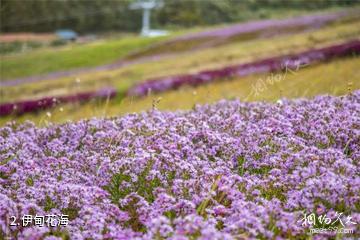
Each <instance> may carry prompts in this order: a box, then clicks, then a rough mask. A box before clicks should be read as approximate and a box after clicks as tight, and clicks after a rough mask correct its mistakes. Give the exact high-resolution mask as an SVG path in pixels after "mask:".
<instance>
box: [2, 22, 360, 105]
mask: <svg viewBox="0 0 360 240" xmlns="http://www.w3.org/2000/svg"><path fill="white" fill-rule="evenodd" d="M359 37H360V20H358V19H354V20H352V21H350V22H346V23H344V22H340V23H337V24H333V25H331V26H328V27H325V28H322V29H319V30H316V31H313V32H305V33H298V34H292V35H282V36H277V37H273V38H269V39H258V40H251V41H240V42H232V43H229V44H227V45H224V46H220V47H216V48H209V49H205V50H201V51H197V52H194V53H192V54H180V55H175V56H172V57H169V58H165V59H159V60H157V61H154V62H146V63H139V64H135V65H131V66H127V67H123V68H121V69H116V70H108V71H99V72H96V73H94V72H91V73H83V74H77V75H76V76H72V77H63V78H59V79H55V80H49V81H42V82H36V83H29V84H22V85H19V86H14V87H4V88H3V90H4V91H3V98H2V101H3V102H5V101H14V100H18V99H23V98H26V99H28V98H40V97H43V96H56V95H63V94H71V93H74V92H76V91H88V90H94V89H98V88H100V87H104V86H109V85H110V86H114V87H116V88H117V89H119V90H120V91H124V90H126V89H127V88H128V87H129V86H131V85H132V84H134V83H136V82H139V81H143V80H145V79H148V78H153V77H159V76H167V75H172V74H182V73H193V72H197V71H201V70H205V69H212V68H220V67H223V66H226V65H230V64H239V63H243V62H248V61H252V60H255V59H259V58H265V57H270V56H274V55H282V54H287V53H295V52H300V51H304V50H306V49H308V48H313V47H322V46H327V45H330V44H334V43H337V42H341V41H346V40H350V39H357V38H359ZM76 79H80V83H79V82H78V81H76Z"/></svg>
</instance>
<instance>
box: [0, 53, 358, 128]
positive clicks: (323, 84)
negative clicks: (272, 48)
mask: <svg viewBox="0 0 360 240" xmlns="http://www.w3.org/2000/svg"><path fill="white" fill-rule="evenodd" d="M359 66H360V58H355V57H353V58H347V59H341V60H337V61H334V62H330V63H325V64H319V65H316V66H313V67H304V68H302V69H300V70H299V71H298V72H287V73H278V74H275V75H274V74H261V75H253V76H248V77H245V78H238V79H232V80H231V81H223V82H217V83H213V84H209V85H204V86H200V87H197V88H190V87H188V88H182V89H180V90H178V91H171V92H167V93H162V94H157V95H151V96H148V97H145V98H141V99H136V98H124V99H120V98H117V99H114V100H111V101H107V102H106V101H105V102H97V101H93V102H90V103H86V104H67V105H62V106H58V107H56V108H54V109H52V110H50V111H47V112H41V113H39V114H26V115H23V116H21V117H16V116H12V117H6V118H2V119H0V121H1V122H0V124H4V123H5V122H6V121H9V120H17V121H25V120H31V121H34V122H35V123H36V124H38V125H40V126H41V125H44V124H47V123H49V122H59V123H61V122H65V121H68V120H79V119H83V118H91V117H109V116H116V115H119V114H120V115H121V114H126V113H131V112H139V111H143V110H149V109H152V108H153V107H156V108H158V109H160V110H177V109H190V108H192V107H193V106H194V105H195V104H198V103H199V104H201V103H211V102H214V101H217V100H220V99H232V98H239V99H240V100H244V101H277V100H278V99H280V98H282V97H286V98H298V97H312V96H315V95H318V94H332V95H342V94H346V93H348V92H350V91H353V90H355V89H360V78H359V76H360V69H359ZM325 73H326V74H325ZM254 89H257V91H255V92H254Z"/></svg>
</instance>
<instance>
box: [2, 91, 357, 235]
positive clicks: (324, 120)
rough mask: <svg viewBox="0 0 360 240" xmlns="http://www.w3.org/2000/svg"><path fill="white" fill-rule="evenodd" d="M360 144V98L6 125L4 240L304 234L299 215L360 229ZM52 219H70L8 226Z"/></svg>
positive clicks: (323, 98)
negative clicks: (339, 216)
mask: <svg viewBox="0 0 360 240" xmlns="http://www.w3.org/2000/svg"><path fill="white" fill-rule="evenodd" d="M359 143H360V91H356V92H354V93H351V94H349V95H347V96H342V97H331V96H318V97H316V98H314V99H311V100H305V99H300V100H292V101H290V100H286V99H284V100H282V102H281V103H278V104H271V103H243V102H240V101H238V100H233V101H226V100H222V101H220V102H218V103H216V104H214V105H204V106H196V107H194V109H193V110H191V111H185V112H182V111H179V112H160V111H157V110H156V109H154V110H151V111H149V112H143V113H141V114H130V115H126V116H124V117H118V118H111V119H91V120H83V121H80V122H77V123H73V122H69V123H66V124H63V125H55V124H54V125H50V126H48V127H46V128H38V127H36V126H34V125H33V124H32V123H31V122H27V123H24V124H21V125H17V124H14V123H8V124H7V125H6V126H4V127H2V128H0V235H5V236H8V237H10V238H11V239H61V238H65V239H66V238H67V237H70V238H71V239H164V238H167V239H173V240H175V239H177V240H179V239H204V240H205V239H255V238H257V239H259V238H260V239H270V238H276V239H289V238H292V239H305V238H307V234H309V227H308V226H304V225H303V224H302V223H301V218H303V215H304V212H305V213H309V214H310V213H315V214H318V215H320V214H321V215H324V214H327V217H328V218H330V219H331V218H333V217H334V216H336V214H335V213H336V212H342V213H343V215H344V216H345V215H346V216H351V217H352V218H351V221H352V222H354V223H357V224H359V222H360V214H359V210H360V209H359V207H360V197H359V192H360V176H359V171H360V166H359V160H360V145H359ZM48 214H54V215H61V214H64V215H67V216H68V218H69V223H68V225H67V226H57V227H55V228H52V227H48V226H44V227H38V226H28V227H22V226H10V224H9V219H10V218H11V216H14V217H15V218H17V219H21V216H24V215H48ZM344 222H345V221H344ZM357 226H358V225H356V224H352V225H351V227H352V228H356V227H357ZM354 230H355V233H354V234H358V232H357V233H356V229H354ZM326 234H330V235H331V234H332V233H326ZM352 236H356V235H352ZM324 237H326V236H323V234H320V235H315V236H314V237H313V239H324ZM329 237H330V236H329Z"/></svg>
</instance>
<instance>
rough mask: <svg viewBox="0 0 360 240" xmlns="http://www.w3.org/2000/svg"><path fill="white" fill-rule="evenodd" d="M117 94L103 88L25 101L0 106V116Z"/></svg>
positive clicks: (114, 91)
mask: <svg viewBox="0 0 360 240" xmlns="http://www.w3.org/2000/svg"><path fill="white" fill-rule="evenodd" d="M116 94H117V92H116V90H115V89H113V88H104V89H100V90H98V91H94V92H83V93H77V94H74V95H67V96H59V97H44V98H41V99H37V100H25V101H19V102H15V103H3V104H0V116H7V115H10V114H18V115H20V114H24V113H28V112H37V111H40V110H44V109H47V108H51V107H54V106H56V105H58V104H60V103H75V102H84V101H89V100H91V99H94V98H100V99H106V98H113V97H115V95H116Z"/></svg>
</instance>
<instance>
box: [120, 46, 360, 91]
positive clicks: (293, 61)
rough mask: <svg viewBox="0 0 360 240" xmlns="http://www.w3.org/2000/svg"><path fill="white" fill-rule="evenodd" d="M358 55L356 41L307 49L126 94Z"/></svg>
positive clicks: (154, 83)
mask: <svg viewBox="0 0 360 240" xmlns="http://www.w3.org/2000/svg"><path fill="white" fill-rule="evenodd" d="M359 53H360V41H358V40H354V41H351V42H346V43H342V44H338V45H334V46H330V47H325V48H320V49H311V50H307V51H305V52H302V53H298V54H290V55H285V56H277V57H270V58H266V59H262V60H256V61H254V62H250V63H245V64H239V65H234V66H227V67H224V68H221V69H215V70H207V71H202V72H199V73H195V74H187V75H176V76H169V77H160V78H156V79H150V80H147V81H145V82H141V83H139V84H136V85H134V86H133V87H131V88H130V89H129V90H128V92H127V95H129V96H146V95H147V94H148V93H149V92H163V91H167V90H171V89H177V88H179V87H180V86H183V85H192V86H196V85H201V84H205V83H209V82H212V81H215V80H223V79H226V78H231V77H235V76H237V77H242V76H246V75H250V74H254V73H264V72H275V71H281V70H284V69H285V68H289V69H297V68H298V67H299V65H309V64H313V63H316V62H319V61H327V60H330V59H333V58H337V57H344V56H347V55H353V54H359Z"/></svg>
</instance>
